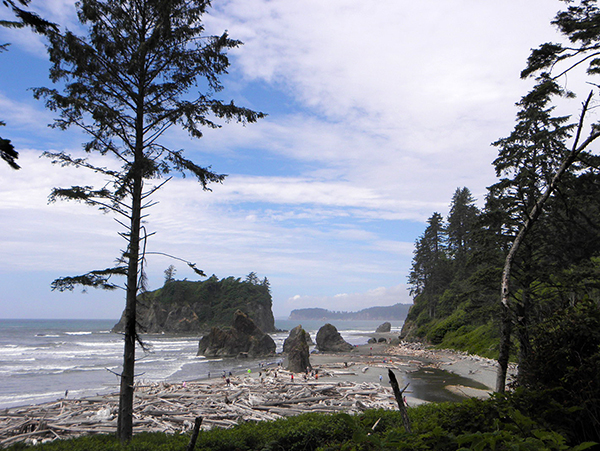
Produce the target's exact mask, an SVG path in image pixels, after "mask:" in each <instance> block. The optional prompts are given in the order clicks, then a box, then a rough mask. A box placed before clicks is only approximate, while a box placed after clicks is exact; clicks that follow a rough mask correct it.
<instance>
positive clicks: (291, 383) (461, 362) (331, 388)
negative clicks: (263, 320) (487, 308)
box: [0, 343, 496, 446]
mask: <svg viewBox="0 0 600 451" xmlns="http://www.w3.org/2000/svg"><path fill="white" fill-rule="evenodd" d="M310 360H311V364H312V371H311V372H309V374H306V373H295V374H294V373H290V372H289V371H287V370H285V369H284V368H285V367H286V361H285V360H284V362H283V364H282V365H281V366H280V367H274V368H273V367H272V368H269V369H267V368H254V369H249V371H248V373H246V374H245V375H243V376H241V377H240V376H232V377H230V378H227V377H217V378H213V379H210V380H208V381H206V380H205V381H185V382H184V381H182V382H181V383H178V384H167V383H159V384H151V385H138V386H137V387H136V397H135V406H134V432H136V433H137V432H142V431H161V432H172V433H176V432H184V431H187V430H189V429H190V428H192V427H193V425H194V420H195V418H196V417H198V416H200V417H202V418H203V426H202V427H203V428H211V427H231V426H233V425H235V424H237V423H239V422H243V421H258V420H274V419H277V418H282V417H286V416H290V415H297V414H300V413H304V412H326V413H327V412H329V413H331V412H340V411H344V412H348V413H357V412H360V411H363V410H365V409H374V408H383V409H397V407H398V406H397V404H396V401H395V398H394V395H393V393H392V390H391V388H390V384H389V380H388V377H387V371H388V370H389V369H392V370H393V371H394V373H395V374H397V375H399V376H400V377H408V376H409V375H411V374H412V373H414V372H417V371H425V372H427V371H435V370H440V369H441V370H447V371H449V372H452V373H454V374H457V375H459V376H462V377H464V378H465V380H466V381H472V382H473V384H471V383H468V384H467V383H465V384H459V385H456V386H452V385H449V386H446V387H445V388H446V389H447V390H449V391H451V392H454V393H455V394H459V395H461V396H463V397H481V398H482V397H487V396H488V395H489V393H490V392H491V391H492V390H493V386H494V383H495V368H496V363H495V361H492V360H488V359H483V358H480V357H477V356H469V355H466V354H460V353H455V352H450V351H440V350H431V349H428V348H426V347H425V346H422V345H419V344H414V343H401V344H400V345H387V344H385V343H374V344H368V345H362V346H356V347H355V348H354V349H352V350H350V351H349V352H344V353H316V354H312V355H311V357H310ZM227 379H229V381H227ZM403 382H405V381H403ZM403 382H401V383H403ZM478 384H479V385H478ZM409 389H410V387H409ZM407 401H408V404H409V406H410V405H416V404H419V403H422V402H425V401H424V400H423V399H420V398H419V397H418V396H411V395H410V394H409V396H408V398H407ZM117 404H118V395H116V394H112V395H106V396H96V397H91V398H84V399H73V400H71V399H61V400H58V401H56V402H53V403H46V404H41V405H37V406H24V407H19V408H10V409H5V410H3V411H2V412H0V446H8V445H10V444H13V443H16V442H29V443H38V442H40V441H47V440H55V439H57V438H68V437H74V436H80V435H88V434H96V433H114V432H115V431H116V417H115V414H116V411H117Z"/></svg>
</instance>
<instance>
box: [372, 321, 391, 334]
mask: <svg viewBox="0 0 600 451" xmlns="http://www.w3.org/2000/svg"><path fill="white" fill-rule="evenodd" d="M391 330H392V324H391V323H390V322H389V321H386V322H385V323H383V324H382V325H381V326H379V327H378V328H377V330H376V331H375V333H378V334H385V333H388V332H390V331H391Z"/></svg>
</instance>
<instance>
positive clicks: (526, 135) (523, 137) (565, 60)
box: [496, 0, 600, 391]
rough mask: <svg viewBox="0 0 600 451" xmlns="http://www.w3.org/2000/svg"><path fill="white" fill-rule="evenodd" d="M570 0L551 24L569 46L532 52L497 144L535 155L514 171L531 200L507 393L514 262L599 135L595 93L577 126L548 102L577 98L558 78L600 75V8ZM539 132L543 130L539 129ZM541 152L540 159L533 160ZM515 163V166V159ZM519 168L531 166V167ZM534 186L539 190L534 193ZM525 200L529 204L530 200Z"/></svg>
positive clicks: (504, 351)
mask: <svg viewBox="0 0 600 451" xmlns="http://www.w3.org/2000/svg"><path fill="white" fill-rule="evenodd" d="M568 4H569V7H568V8H567V10H566V11H562V12H559V13H558V14H557V16H556V19H555V20H554V21H553V22H552V23H553V24H554V25H556V26H557V28H558V30H559V31H560V32H561V33H562V34H563V35H564V36H565V37H567V38H568V39H569V41H570V44H569V45H568V46H565V45H563V44H557V43H545V44H542V45H541V46H540V47H539V48H537V49H534V50H533V51H532V53H531V55H530V57H529V59H528V61H527V67H526V68H525V69H524V70H523V72H522V73H521V76H522V77H530V76H535V77H536V85H535V86H534V88H533V89H532V91H531V92H530V93H529V94H528V95H527V96H525V97H524V98H523V101H522V102H521V104H520V105H519V106H520V111H519V113H518V119H519V120H518V124H517V127H515V131H514V132H513V133H512V134H511V136H510V137H509V138H507V140H500V141H499V142H498V143H497V144H499V146H500V148H501V149H502V150H506V151H507V156H510V155H511V152H512V150H513V149H514V150H516V152H515V155H520V158H523V156H527V155H529V154H531V156H532V157H533V158H530V161H535V162H536V165H535V172H534V171H533V170H531V169H528V170H527V171H517V172H515V178H517V177H521V176H526V177H527V178H528V179H530V180H529V183H521V184H519V185H518V186H520V187H525V186H527V187H528V188H529V190H530V191H529V193H531V197H529V199H531V201H530V202H529V203H528V207H530V209H527V208H525V209H524V210H522V211H523V212H524V214H522V216H521V218H523V220H522V222H521V223H520V224H519V226H518V233H517V234H516V236H515V239H514V241H513V243H512V246H511V248H510V250H509V252H508V254H507V257H506V261H505V265H504V271H503V275H502V286H501V306H502V312H503V319H502V340H501V346H500V357H499V368H500V369H499V372H498V379H497V383H496V388H497V390H498V391H504V383H505V379H506V368H507V365H508V358H509V352H510V336H511V331H512V322H513V317H512V308H511V296H512V295H513V294H514V293H513V290H512V289H511V285H510V284H511V279H512V274H511V269H512V265H513V262H514V261H515V258H517V255H518V252H519V249H520V247H521V244H522V243H523V242H524V240H525V237H526V236H527V234H528V233H529V232H530V231H531V229H532V228H533V226H534V225H535V223H536V220H537V219H538V218H539V216H540V215H541V213H542V210H543V208H544V204H545V203H546V201H547V200H548V199H549V198H550V196H551V195H552V193H553V192H554V190H555V189H556V188H557V186H558V185H559V183H560V181H561V178H562V177H563V176H564V175H565V174H568V172H569V171H570V170H572V165H573V164H574V163H575V162H576V161H577V159H578V158H580V157H581V156H582V155H583V152H585V150H586V149H587V147H588V146H589V145H590V144H591V143H592V142H593V141H595V140H596V139H597V138H598V137H600V127H599V126H598V124H591V126H589V125H588V124H587V122H586V120H585V119H586V113H587V112H588V110H589V108H590V103H591V99H592V96H593V91H592V92H590V94H589V95H588V97H587V100H586V101H585V102H584V103H583V109H582V112H581V114H580V116H579V122H578V124H577V126H576V128H573V127H572V126H569V125H565V124H567V122H568V119H567V117H566V116H558V117H552V116H551V112H552V107H551V106H550V105H552V102H553V101H554V100H555V99H556V98H557V97H558V98H561V99H565V98H573V97H574V94H573V93H572V92H568V91H565V90H564V89H562V88H561V87H560V86H559V84H558V80H559V79H560V78H561V77H563V76H564V75H566V74H570V73H572V72H574V71H577V70H580V69H584V70H585V71H586V75H587V76H594V75H597V74H598V73H600V59H599V58H597V52H598V50H599V49H600V27H598V23H600V10H599V9H598V7H597V2H596V0H580V2H579V4H575V2H571V1H569V2H568ZM592 84H593V85H594V84H596V83H592ZM540 126H541V127H540ZM540 131H541V133H539V132H540ZM571 135H573V139H572V142H571V143H570V145H568V146H567V145H566V140H567V139H568V138H569V136H571ZM585 135H587V136H585ZM584 136H585V137H584ZM538 151H539V152H540V153H539V154H538V153H537V152H538ZM546 154H547V155H546ZM538 155H539V156H540V157H541V160H539V159H537V158H535V157H537V156H538ZM543 160H545V161H546V162H547V163H546V162H544V161H543ZM507 161H512V159H511V158H507ZM511 165H512V167H515V165H514V164H513V163H511ZM496 167H497V169H500V170H501V171H503V170H504V166H503V165H499V164H498V160H497V163H496ZM519 167H523V168H527V165H520V166H519ZM538 170H539V172H538ZM536 190H537V193H535V191H536ZM523 204H524V205H525V204H526V202H523Z"/></svg>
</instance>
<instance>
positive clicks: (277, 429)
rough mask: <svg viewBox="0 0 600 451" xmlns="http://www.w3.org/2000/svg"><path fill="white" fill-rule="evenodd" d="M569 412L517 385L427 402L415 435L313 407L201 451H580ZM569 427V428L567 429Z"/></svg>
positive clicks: (164, 449) (247, 427)
mask: <svg viewBox="0 0 600 451" xmlns="http://www.w3.org/2000/svg"><path fill="white" fill-rule="evenodd" d="M570 413H572V412H571V411H569V410H568V409H565V408H564V407H563V406H561V405H560V404H559V403H557V402H556V401H555V400H554V398H553V395H552V394H549V393H543V392H525V391H518V392H516V393H515V394H511V395H502V396H500V395H498V396H494V397H492V398H490V399H488V400H477V399H469V400H465V401H464V402H462V403H441V404H424V405H421V406H418V407H415V408H411V409H409V416H410V418H411V422H412V430H413V431H412V433H408V432H407V431H406V430H405V429H404V426H403V422H402V419H401V416H400V414H399V412H397V411H390V410H369V411H366V412H364V413H362V414H360V415H355V416H351V415H348V414H344V413H340V414H336V415H324V414H315V413H308V414H304V415H299V416H296V417H291V418H286V419H282V420H277V421H271V422H258V423H253V422H248V423H244V424H240V425H238V426H236V427H234V428H232V429H213V430H210V431H203V432H201V433H200V435H199V437H198V441H197V443H196V451H226V450H227V451H238V450H239V451H244V450H262V451H293V450H303V451H310V450H314V451H317V450H321V451H326V450H327V451H329V450H340V451H341V450H344V451H346V450H353V451H363V450H364V451H366V450H388V449H389V450H392V449H393V450H441V451H444V450H452V451H454V450H465V449H481V450H488V449H496V450H508V449H518V450H583V449H586V448H587V447H590V446H592V445H591V444H588V443H583V444H579V443H578V442H577V441H576V440H574V439H573V435H572V434H569V430H567V429H568V427H569V426H570V423H568V422H565V421H564V419H565V418H567V417H568V416H569V415H570ZM565 428H567V429H565ZM188 441H189V436H188V435H185V434H184V435H166V434H160V433H144V434H138V435H135V436H134V438H133V440H132V441H131V442H130V443H129V444H127V445H124V446H122V445H121V444H120V443H119V442H118V441H117V439H116V438H114V437H112V436H102V435H100V436H90V437H82V438H78V439H73V440H64V441H55V442H52V443H48V444H43V445H38V446H36V447H28V446H25V445H22V444H21V445H15V446H13V447H11V448H9V449H10V450H11V451H17V450H19V451H22V450H26V449H27V450H29V449H32V448H33V449H35V451H184V450H185V448H186V446H187V443H188Z"/></svg>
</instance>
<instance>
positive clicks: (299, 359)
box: [283, 326, 312, 373]
mask: <svg viewBox="0 0 600 451" xmlns="http://www.w3.org/2000/svg"><path fill="white" fill-rule="evenodd" d="M309 341H311V339H310V335H309V334H307V333H306V331H305V330H304V329H302V326H296V327H294V328H293V329H292V330H291V331H290V335H289V336H288V338H286V340H285V342H284V344H283V348H284V352H285V353H286V354H287V360H288V367H287V369H288V371H291V372H293V373H303V372H305V371H306V370H307V369H308V370H311V369H312V365H311V364H310V355H309V352H308V342H309Z"/></svg>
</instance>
